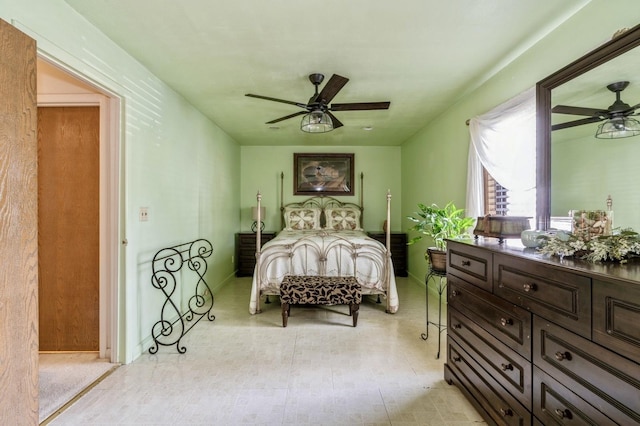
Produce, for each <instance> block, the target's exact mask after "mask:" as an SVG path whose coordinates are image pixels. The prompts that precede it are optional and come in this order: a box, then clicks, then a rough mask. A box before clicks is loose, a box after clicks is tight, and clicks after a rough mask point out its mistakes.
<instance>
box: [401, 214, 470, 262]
mask: <svg viewBox="0 0 640 426" xmlns="http://www.w3.org/2000/svg"><path fill="white" fill-rule="evenodd" d="M418 209H419V211H416V212H414V215H413V216H407V219H409V220H410V221H412V222H414V223H415V225H413V226H412V227H411V228H409V231H418V232H419V233H420V234H421V235H418V236H416V237H414V238H412V239H411V240H409V242H408V243H407V244H415V243H416V242H418V241H420V240H421V239H422V238H423V237H424V236H425V235H426V236H428V237H431V238H432V239H433V243H434V247H429V248H427V251H426V253H425V259H426V260H427V262H429V264H430V265H431V266H430V267H431V269H433V270H435V271H439V272H445V271H446V266H447V261H446V255H447V244H446V241H445V240H446V239H461V238H469V237H470V235H469V232H468V230H469V228H470V227H471V226H472V225H473V223H474V219H473V218H471V217H465V216H464V209H458V208H456V206H455V205H454V204H453V202H449V203H447V204H446V205H445V206H444V207H442V208H441V207H438V206H437V205H436V204H431V206H426V205H424V204H422V203H419V204H418Z"/></svg>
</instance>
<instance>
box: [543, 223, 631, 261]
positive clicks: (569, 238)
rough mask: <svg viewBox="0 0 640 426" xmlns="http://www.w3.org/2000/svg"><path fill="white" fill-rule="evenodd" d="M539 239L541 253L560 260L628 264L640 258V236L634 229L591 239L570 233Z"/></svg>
mask: <svg viewBox="0 0 640 426" xmlns="http://www.w3.org/2000/svg"><path fill="white" fill-rule="evenodd" d="M539 238H540V239H541V240H542V247H540V248H538V251H539V252H540V253H542V254H548V255H553V256H559V257H560V258H563V257H577V258H580V259H585V260H588V261H590V262H601V261H617V262H620V263H626V262H627V261H628V259H629V258H631V257H634V256H640V235H638V233H637V232H635V231H633V230H632V229H623V230H620V231H617V232H615V233H614V234H612V235H601V236H597V237H594V238H591V239H586V238H585V237H584V236H582V235H576V234H572V233H568V232H562V233H558V234H556V235H552V236H541V237H539Z"/></svg>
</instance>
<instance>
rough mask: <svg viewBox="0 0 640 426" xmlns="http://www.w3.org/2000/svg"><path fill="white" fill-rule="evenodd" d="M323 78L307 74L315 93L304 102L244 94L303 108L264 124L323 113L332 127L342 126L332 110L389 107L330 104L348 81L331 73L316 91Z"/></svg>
mask: <svg viewBox="0 0 640 426" xmlns="http://www.w3.org/2000/svg"><path fill="white" fill-rule="evenodd" d="M323 80H324V75H323V74H319V73H314V74H311V75H309V81H311V83H312V84H313V85H314V87H315V93H314V94H313V96H311V97H310V98H309V101H308V102H307V103H306V104H303V103H301V102H293V101H286V100H283V99H277V98H271V97H269V96H262V95H254V94H251V93H247V94H246V95H245V96H249V97H252V98H258V99H265V100H267V101H274V102H282V103H285V104H291V105H295V106H297V107H300V108H302V109H304V111H298V112H296V113H293V114H289V115H286V116H284V117H280V118H276V119H275V120H271V121H267V123H266V124H273V123H277V122H279V121H283V120H288V119H289V118H293V117H297V116H299V115H305V114H322V113H325V114H327V115H328V116H329V117H331V121H332V123H333V129H337V128H338V127H342V126H343V124H342V123H341V122H340V120H338V119H337V118H336V116H335V115H333V114H332V111H358V110H374V109H389V105H390V104H391V103H390V102H355V103H347V104H335V103H334V104H331V105H329V102H331V100H332V99H333V98H334V97H335V96H336V95H337V94H338V92H339V91H340V90H341V89H342V88H343V87H344V85H345V84H347V82H348V81H349V79H348V78H346V77H342V76H340V75H338V74H333V75H332V76H331V78H330V79H329V81H328V82H327V83H326V84H325V85H324V87H323V88H322V91H320V92H319V93H318V86H319V85H320V83H322V81H323Z"/></svg>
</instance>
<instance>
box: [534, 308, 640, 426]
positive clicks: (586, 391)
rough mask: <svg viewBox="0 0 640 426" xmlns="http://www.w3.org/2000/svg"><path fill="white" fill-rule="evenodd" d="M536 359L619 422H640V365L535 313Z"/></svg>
mask: <svg viewBox="0 0 640 426" xmlns="http://www.w3.org/2000/svg"><path fill="white" fill-rule="evenodd" d="M533 330H534V338H533V362H534V364H535V365H536V366H537V367H539V368H540V369H542V370H544V371H545V372H546V373H547V374H549V375H551V376H552V377H554V378H555V379H556V380H558V381H560V382H562V383H563V384H564V385H565V386H566V387H568V388H570V389H571V390H572V391H573V392H574V393H576V394H577V395H578V396H580V397H581V398H582V399H584V400H585V401H587V402H589V403H590V404H591V405H593V406H595V407H598V408H599V410H600V411H602V412H603V413H604V414H606V415H607V416H608V417H610V418H612V419H613V420H615V421H616V422H617V423H619V424H636V423H640V365H639V364H637V363H635V362H633V361H630V360H628V359H626V358H624V357H621V356H620V355H617V354H615V353H614V352H611V351H609V350H607V349H605V348H603V347H601V346H599V345H597V344H595V343H592V342H590V341H588V340H586V339H583V338H581V337H580V336H577V335H575V334H573V333H571V332H569V331H567V330H565V329H564V328H562V327H559V326H558V325H555V324H553V323H550V322H547V321H545V320H544V319H542V318H539V317H537V316H534V319H533Z"/></svg>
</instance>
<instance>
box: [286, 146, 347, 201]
mask: <svg viewBox="0 0 640 426" xmlns="http://www.w3.org/2000/svg"><path fill="white" fill-rule="evenodd" d="M353 184H354V180H353V154H298V153H294V154H293V194H294V195H319V194H320V195H321V194H325V195H353Z"/></svg>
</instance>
